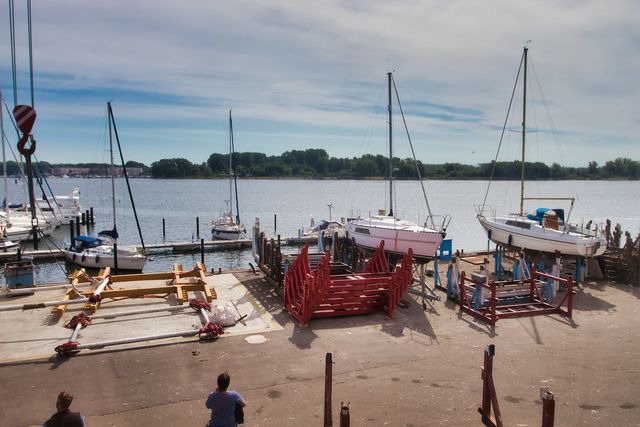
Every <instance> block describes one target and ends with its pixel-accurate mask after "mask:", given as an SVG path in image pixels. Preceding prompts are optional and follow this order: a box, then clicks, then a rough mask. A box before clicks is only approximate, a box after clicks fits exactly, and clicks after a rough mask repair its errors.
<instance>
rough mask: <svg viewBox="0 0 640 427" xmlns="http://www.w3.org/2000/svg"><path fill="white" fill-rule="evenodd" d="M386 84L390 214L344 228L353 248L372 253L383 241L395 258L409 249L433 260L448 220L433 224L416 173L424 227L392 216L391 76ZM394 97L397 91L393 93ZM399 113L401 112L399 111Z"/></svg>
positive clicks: (354, 220)
mask: <svg viewBox="0 0 640 427" xmlns="http://www.w3.org/2000/svg"><path fill="white" fill-rule="evenodd" d="M387 77H388V84H389V88H388V89H389V104H388V109H389V122H388V123H389V213H388V214H387V212H386V211H385V210H384V209H382V210H380V211H378V215H372V216H370V217H369V218H361V217H360V216H357V217H356V218H351V219H349V221H348V222H347V225H346V228H347V232H348V234H349V236H351V237H353V238H354V239H355V241H356V244H357V245H359V246H362V247H365V248H368V249H370V250H375V249H376V248H377V247H378V246H379V245H380V242H381V241H384V250H385V252H391V253H394V254H398V255H404V254H406V253H407V252H408V251H409V249H412V250H413V255H414V257H415V258H420V259H432V258H433V257H434V256H435V255H436V252H437V250H438V248H439V247H440V243H441V242H442V239H444V237H445V235H446V228H447V226H448V224H449V221H450V217H449V216H444V217H443V218H442V222H441V223H440V224H439V225H436V224H435V221H434V216H433V215H432V214H431V209H430V207H429V202H428V201H427V199H426V191H425V189H424V184H423V182H422V178H421V177H420V172H419V169H416V170H417V171H418V177H419V179H420V184H421V185H422V192H423V196H424V198H425V203H426V205H427V210H428V211H429V215H428V217H427V221H425V223H424V225H418V224H416V223H414V222H411V221H407V220H404V219H400V218H397V217H396V216H395V215H394V212H393V172H394V168H393V137H392V135H393V133H392V111H393V100H392V96H391V93H392V86H393V87H395V83H394V81H393V74H392V73H388V74H387ZM396 94H397V91H396ZM401 111H402V110H401Z"/></svg>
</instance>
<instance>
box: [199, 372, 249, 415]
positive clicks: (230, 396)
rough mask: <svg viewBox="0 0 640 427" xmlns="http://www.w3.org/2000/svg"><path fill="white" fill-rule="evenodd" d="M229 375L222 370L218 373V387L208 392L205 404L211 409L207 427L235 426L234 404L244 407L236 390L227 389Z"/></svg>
mask: <svg viewBox="0 0 640 427" xmlns="http://www.w3.org/2000/svg"><path fill="white" fill-rule="evenodd" d="M230 382H231V377H230V376H229V374H228V373H226V372H223V373H221V374H220V375H218V388H216V391H214V392H212V393H209V396H208V397H207V401H206V402H205V406H206V407H207V408H208V409H211V419H210V420H209V423H208V424H207V426H209V427H236V426H237V425H238V424H237V420H236V405H239V406H240V407H242V408H244V407H245V406H246V405H247V403H246V402H245V401H244V400H243V399H242V397H241V396H240V394H239V393H238V392H237V391H227V389H228V388H229V383H230Z"/></svg>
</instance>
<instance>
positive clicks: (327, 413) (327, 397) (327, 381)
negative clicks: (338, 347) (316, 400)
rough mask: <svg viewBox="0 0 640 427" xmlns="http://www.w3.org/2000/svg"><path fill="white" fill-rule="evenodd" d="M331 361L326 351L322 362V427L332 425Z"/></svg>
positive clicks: (329, 354)
mask: <svg viewBox="0 0 640 427" xmlns="http://www.w3.org/2000/svg"><path fill="white" fill-rule="evenodd" d="M332 364H333V361H332V360H331V353H327V355H326V357H325V362H324V427H331V426H333V420H332V418H331V384H332V381H333V366H332Z"/></svg>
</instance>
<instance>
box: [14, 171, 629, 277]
mask: <svg viewBox="0 0 640 427" xmlns="http://www.w3.org/2000/svg"><path fill="white" fill-rule="evenodd" d="M130 182H131V187H132V192H133V195H134V202H135V204H136V208H137V211H138V217H139V219H140V222H141V226H142V233H143V237H144V240H145V243H160V242H163V241H168V242H170V241H191V239H192V238H195V239H197V236H196V218H199V219H200V237H202V238H205V239H210V228H209V223H210V221H211V219H212V218H214V217H217V216H219V214H220V212H221V211H222V210H224V208H225V206H226V204H225V200H228V199H229V186H228V181H226V180H154V179H134V180H131V181H130ZM49 184H50V186H51V187H52V189H53V191H54V192H55V193H56V194H59V195H63V194H68V193H69V192H70V191H71V190H72V189H73V188H74V187H79V188H80V190H81V194H82V204H83V209H88V208H89V207H91V206H92V207H94V213H95V216H96V223H97V225H96V227H95V230H96V232H97V231H99V230H103V229H111V228H112V226H113V223H112V221H113V220H112V214H111V210H112V208H111V181H110V180H108V179H75V178H66V179H62V178H59V179H50V180H49ZM425 184H426V189H427V194H428V196H429V204H430V207H431V210H432V212H433V214H434V215H442V214H447V215H451V217H452V220H451V223H450V226H449V228H448V237H449V238H451V239H453V244H454V248H462V249H465V250H474V249H481V248H486V245H487V241H486V235H485V234H484V233H483V231H482V229H481V227H480V225H479V224H478V223H477V220H476V219H475V206H476V205H480V204H482V201H483V198H484V195H485V192H486V190H487V182H486V181H426V183H425ZM238 191H239V194H240V215H241V219H242V221H243V223H244V224H245V226H246V228H247V230H248V231H249V232H250V230H251V227H252V225H253V223H254V220H255V218H260V222H261V226H262V229H263V230H264V231H265V232H267V233H278V234H280V235H282V236H283V237H290V236H296V235H297V233H298V231H297V230H298V229H300V228H306V227H308V226H309V222H310V219H311V218H312V217H313V218H315V220H316V221H318V220H320V219H328V218H329V214H330V208H329V206H328V204H332V208H331V216H332V218H333V219H334V220H335V219H339V218H340V217H346V216H349V215H351V214H356V213H358V212H359V213H361V214H362V215H368V214H369V213H375V212H377V210H378V209H380V208H384V207H387V208H388V199H389V190H388V187H387V186H386V185H385V183H384V182H383V181H355V180H346V181H343V180H340V181H338V180H335V181H332V180H322V181H316V180H266V179H260V180H240V181H238ZM519 191H520V185H519V183H518V182H494V183H493V184H492V185H491V188H490V191H489V195H488V198H487V204H488V205H490V206H491V207H492V208H494V209H496V211H497V212H499V213H504V212H514V211H517V210H518V203H519V202H518V200H519ZM526 192H527V195H528V196H539V195H545V196H572V195H576V196H577V200H576V203H575V207H574V210H573V212H572V214H571V222H578V223H579V222H581V221H583V220H584V221H585V222H586V221H588V220H589V219H592V220H593V221H594V222H595V223H604V222H605V220H606V219H611V220H612V221H613V223H620V224H621V225H622V228H623V230H627V231H630V232H631V233H632V234H633V235H634V236H635V235H637V233H638V232H639V231H640V198H638V197H637V195H638V194H639V193H640V182H638V181H635V182H633V181H553V182H548V181H545V182H536V183H530V184H528V186H527V189H526ZM36 194H40V191H39V190H38V191H37V192H36ZM116 194H117V196H116V206H117V207H116V217H117V224H118V232H119V234H120V242H121V243H133V244H139V243H140V241H139V238H138V234H137V230H136V227H135V219H134V216H133V211H132V209H131V204H130V202H129V198H128V196H127V190H126V185H125V182H124V180H117V181H116ZM9 196H10V197H9V198H10V200H11V201H12V202H18V201H21V200H22V197H23V190H22V185H21V184H16V183H15V182H14V181H10V184H9ZM394 199H396V200H395V206H396V208H395V211H396V214H398V215H399V216H401V217H403V218H405V219H408V220H412V221H420V220H422V221H423V220H424V218H425V216H426V214H425V212H426V211H427V209H426V205H425V203H424V200H423V198H422V190H421V189H420V184H419V183H418V182H416V181H401V182H397V183H396V185H395V189H394ZM531 203H533V202H531ZM539 205H540V206H545V207H563V208H565V210H566V209H568V204H566V203H565V205H564V206H563V204H562V203H560V204H558V203H556V204H553V205H549V204H544V202H543V204H539ZM536 206H538V205H533V204H532V205H530V206H529V208H530V209H533V208H535V207H536ZM274 215H276V221H275V224H274ZM163 218H164V219H165V224H166V237H165V239H163V236H162V219H163ZM54 238H55V240H56V241H57V242H58V243H59V244H62V243H63V242H64V241H67V242H68V240H69V231H68V227H64V228H62V229H60V230H58V231H57V232H56V233H55V234H54ZM41 247H45V246H41ZM199 259H200V255H199V254H187V255H185V254H180V255H163V256H155V258H154V259H152V260H151V261H150V262H148V263H147V265H146V266H145V270H144V271H145V272H151V271H166V270H169V269H170V268H171V265H172V264H173V263H174V262H182V263H183V264H184V265H185V267H187V268H189V267H190V266H192V265H193V264H194V263H195V262H196V261H199ZM251 261H252V260H251V258H250V251H248V250H247V251H230V252H208V253H206V254H205V263H206V264H207V266H208V267H209V268H216V269H217V268H218V267H221V268H223V269H227V268H237V267H241V268H246V267H248V263H249V262H251ZM63 268H64V266H59V265H56V264H40V265H38V266H37V271H36V277H37V280H38V281H42V280H49V281H51V280H56V281H57V280H64V270H63Z"/></svg>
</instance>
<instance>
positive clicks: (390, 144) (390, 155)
mask: <svg viewBox="0 0 640 427" xmlns="http://www.w3.org/2000/svg"><path fill="white" fill-rule="evenodd" d="M392 78H393V77H392V73H387V79H388V80H389V216H393V122H392V112H393V104H392V102H391V79H392Z"/></svg>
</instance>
